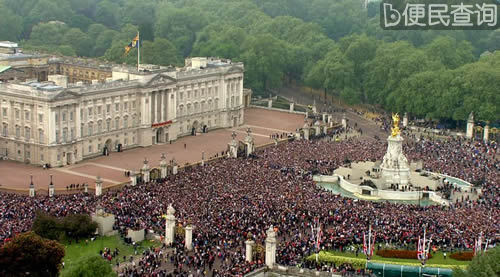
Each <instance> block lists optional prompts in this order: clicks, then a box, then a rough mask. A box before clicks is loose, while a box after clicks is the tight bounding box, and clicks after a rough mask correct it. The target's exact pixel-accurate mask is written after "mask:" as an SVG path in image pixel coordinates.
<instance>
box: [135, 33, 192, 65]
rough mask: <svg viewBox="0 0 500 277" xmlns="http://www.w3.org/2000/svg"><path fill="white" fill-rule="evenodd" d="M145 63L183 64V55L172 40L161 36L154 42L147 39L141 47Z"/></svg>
mask: <svg viewBox="0 0 500 277" xmlns="http://www.w3.org/2000/svg"><path fill="white" fill-rule="evenodd" d="M141 57H142V61H141V62H144V63H149V64H158V65H182V62H183V60H182V57H181V55H180V54H179V51H178V50H177V48H175V46H174V45H173V44H172V43H170V41H168V40H166V39H164V38H159V39H156V40H155V41H154V42H150V41H145V42H144V43H143V45H142V47H141Z"/></svg>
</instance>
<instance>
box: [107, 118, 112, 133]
mask: <svg viewBox="0 0 500 277" xmlns="http://www.w3.org/2000/svg"><path fill="white" fill-rule="evenodd" d="M110 129H111V120H109V119H108V120H106V131H108V132H109V130H110Z"/></svg>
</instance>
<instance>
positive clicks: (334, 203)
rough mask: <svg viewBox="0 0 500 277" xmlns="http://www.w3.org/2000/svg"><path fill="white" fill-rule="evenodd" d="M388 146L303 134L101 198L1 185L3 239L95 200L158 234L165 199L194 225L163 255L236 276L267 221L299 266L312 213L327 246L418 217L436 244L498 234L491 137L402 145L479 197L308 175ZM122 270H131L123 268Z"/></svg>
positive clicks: (413, 229)
mask: <svg viewBox="0 0 500 277" xmlns="http://www.w3.org/2000/svg"><path fill="white" fill-rule="evenodd" d="M386 147H387V146H386V143H385V142H384V141H382V140H359V139H348V140H345V141H342V142H337V143H330V142H326V141H319V140H316V141H304V140H300V141H293V142H290V143H284V144H280V145H278V146H272V147H267V148H265V149H263V150H260V151H259V152H257V155H256V157H254V158H248V159H221V160H219V161H217V162H213V163H210V164H207V165H205V166H203V167H196V168H192V169H190V170H186V171H182V172H180V173H179V174H177V175H175V176H169V177H168V178H167V179H165V180H157V181H154V182H151V183H148V184H139V185H137V186H135V187H125V188H124V189H123V190H121V191H109V192H107V193H105V194H104V195H102V196H101V197H100V199H97V198H96V197H95V196H92V195H83V194H77V195H56V196H55V197H52V198H49V197H45V196H37V197H35V198H27V197H26V196H21V195H15V194H2V195H1V198H0V239H2V240H4V239H5V238H8V237H11V236H12V235H14V234H16V233H20V232H23V231H27V230H29V229H30V227H31V224H32V221H33V218H34V212H35V211H36V210H43V211H45V212H48V213H50V214H53V215H56V216H64V215H66V214H71V213H91V212H93V211H94V210H95V207H96V205H97V203H99V204H100V205H101V206H103V207H104V209H105V210H106V211H107V212H110V213H113V214H114V215H115V217H116V221H117V223H116V224H117V226H118V227H120V228H128V227H130V228H134V229H137V228H138V227H144V228H146V229H148V230H154V231H155V232H156V233H158V234H163V232H164V230H165V221H164V219H163V217H162V215H163V214H165V213H166V210H167V207H168V205H169V204H170V203H172V205H173V206H174V208H175V209H176V213H175V216H176V218H177V220H178V223H179V224H181V225H184V226H185V225H186V224H187V223H188V222H189V223H191V224H192V225H194V226H195V230H194V233H193V247H194V250H193V251H191V252H186V251H185V250H184V249H183V247H182V240H183V238H182V237H178V238H177V241H176V243H177V244H175V245H174V247H175V249H176V254H175V255H173V256H171V257H169V259H167V260H169V262H170V263H171V264H172V265H173V266H174V268H175V269H176V271H177V273H178V274H179V275H182V274H186V273H187V272H198V273H199V272H210V273H211V274H213V275H214V276H238V275H242V274H244V273H247V272H250V271H251V270H254V269H255V268H258V267H260V266H262V264H263V261H262V259H263V257H257V258H256V260H255V262H254V263H247V262H245V259H244V255H245V252H244V251H245V244H244V242H245V241H246V240H247V238H252V239H253V240H254V241H256V244H257V245H264V244H265V243H264V241H265V238H266V232H265V231H266V230H267V229H268V228H269V226H271V225H272V226H274V227H275V230H277V235H278V238H279V240H278V241H279V245H278V251H277V262H278V263H279V264H284V265H290V266H299V265H301V264H303V258H304V257H305V256H306V255H309V254H311V253H314V251H315V243H314V240H313V239H312V234H311V224H312V223H313V222H314V221H315V220H318V221H319V222H320V224H321V225H322V226H323V230H324V232H323V235H322V237H321V242H320V247H321V248H325V249H344V248H346V247H348V246H349V245H352V244H359V243H362V237H363V235H362V234H363V232H364V231H366V230H367V229H368V226H369V225H370V224H371V225H372V227H373V229H374V231H375V232H376V234H377V235H376V237H377V242H378V243H389V244H398V245H408V244H414V243H415V242H416V240H417V239H418V236H419V235H421V234H422V233H423V226H427V232H428V234H430V235H432V236H433V244H435V245H437V246H442V247H455V248H458V247H471V246H472V245H473V242H474V239H475V238H476V237H477V236H478V234H479V233H480V232H483V234H484V235H485V236H486V237H488V238H490V239H492V242H491V244H494V243H496V242H497V240H498V237H497V232H498V230H499V228H500V223H499V217H500V212H499V209H498V208H499V205H500V202H499V191H498V190H499V189H498V176H499V174H498V173H499V169H500V163H499V161H498V160H497V159H496V158H495V157H496V151H497V145H496V144H485V143H482V142H466V141H462V140H451V141H448V142H441V141H430V140H421V141H419V142H413V141H412V142H408V143H406V144H405V146H404V148H405V153H406V155H407V157H408V160H423V164H424V168H425V169H426V170H430V171H434V172H440V173H446V174H448V175H452V176H456V177H458V178H462V179H464V180H467V181H470V182H476V181H478V180H480V183H481V185H482V191H483V195H482V196H481V197H480V198H479V199H478V200H477V201H472V200H471V201H468V202H464V203H456V204H453V205H451V206H450V207H449V208H445V207H441V206H432V207H426V208H422V207H418V206H416V205H404V204H395V203H383V202H368V201H358V200H353V199H348V198H343V197H341V196H338V195H334V194H332V193H330V192H328V191H325V190H323V189H322V188H319V187H318V186H316V185H315V183H314V182H313V180H312V173H313V172H314V173H323V174H328V173H331V172H332V171H333V170H334V169H336V168H338V167H339V166H341V165H342V164H343V163H345V161H346V160H349V161H375V160H377V159H381V158H382V157H383V155H384V153H385V151H386ZM172 257H173V258H172ZM144 264H146V265H147V264H152V265H154V266H155V268H156V265H158V262H157V260H156V258H155V256H154V255H153V258H151V257H150V258H146V260H145V261H144V263H143V264H142V267H141V269H140V270H137V269H136V268H127V270H128V273H130V272H133V273H134V274H135V273H137V274H138V275H139V276H145V275H142V274H139V273H138V272H141V270H143V272H149V273H151V269H148V267H147V266H144ZM214 264H215V265H216V268H214V267H213V266H214ZM161 269H162V267H161V266H158V270H161ZM332 270H335V269H334V268H333V269H332ZM339 270H344V271H345V270H346V269H345V268H339ZM159 272H162V274H156V275H155V274H149V273H148V274H146V275H147V276H164V275H163V273H164V272H163V271H159ZM123 273H124V274H125V275H126V276H129V275H127V274H126V273H127V271H125V272H123ZM130 276H136V275H130ZM186 276H187V275H186ZM194 276H196V274H194Z"/></svg>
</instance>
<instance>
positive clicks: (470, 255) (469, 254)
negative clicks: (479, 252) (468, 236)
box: [450, 251, 474, 261]
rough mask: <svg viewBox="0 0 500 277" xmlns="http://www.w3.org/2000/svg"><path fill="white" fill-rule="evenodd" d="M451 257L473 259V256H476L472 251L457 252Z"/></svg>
mask: <svg viewBox="0 0 500 277" xmlns="http://www.w3.org/2000/svg"><path fill="white" fill-rule="evenodd" d="M450 258H452V259H455V260H458V261H472V258H474V252H472V251H467V252H455V253H453V254H451V255H450Z"/></svg>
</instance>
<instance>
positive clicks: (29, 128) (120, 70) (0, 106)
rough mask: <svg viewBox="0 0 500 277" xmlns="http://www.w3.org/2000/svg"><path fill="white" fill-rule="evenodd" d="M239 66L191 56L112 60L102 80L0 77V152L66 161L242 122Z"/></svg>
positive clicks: (18, 158) (32, 160)
mask: <svg viewBox="0 0 500 277" xmlns="http://www.w3.org/2000/svg"><path fill="white" fill-rule="evenodd" d="M243 72H244V66H243V64H242V63H232V62H231V61H230V60H222V59H213V58H191V59H186V65H185V67H182V68H171V67H168V68H167V67H153V66H149V67H147V68H141V69H140V70H137V69H135V68H130V67H120V66H118V67H114V68H113V72H112V78H109V79H108V80H107V81H106V82H105V83H98V82H93V84H83V83H81V82H78V83H75V84H68V77H67V76H64V75H49V81H48V82H36V81H34V82H23V83H18V82H14V83H0V123H1V126H0V156H3V157H6V158H8V159H10V160H16V161H19V162H25V163H31V164H40V165H41V164H46V163H48V164H50V165H51V166H64V165H69V164H74V163H75V162H79V161H81V160H83V159H87V158H92V157H95V156H99V155H103V154H106V152H112V151H121V150H124V149H129V148H134V147H147V146H151V145H153V144H161V143H168V142H169V141H173V140H176V139H177V138H179V137H181V136H186V135H192V134H193V133H196V132H198V133H200V132H206V131H208V130H212V129H217V128H229V127H235V126H240V125H241V124H243V118H244V103H245V102H246V101H248V100H247V98H249V97H250V96H249V94H250V92H249V91H248V90H245V92H244V89H243ZM244 97H245V98H244Z"/></svg>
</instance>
